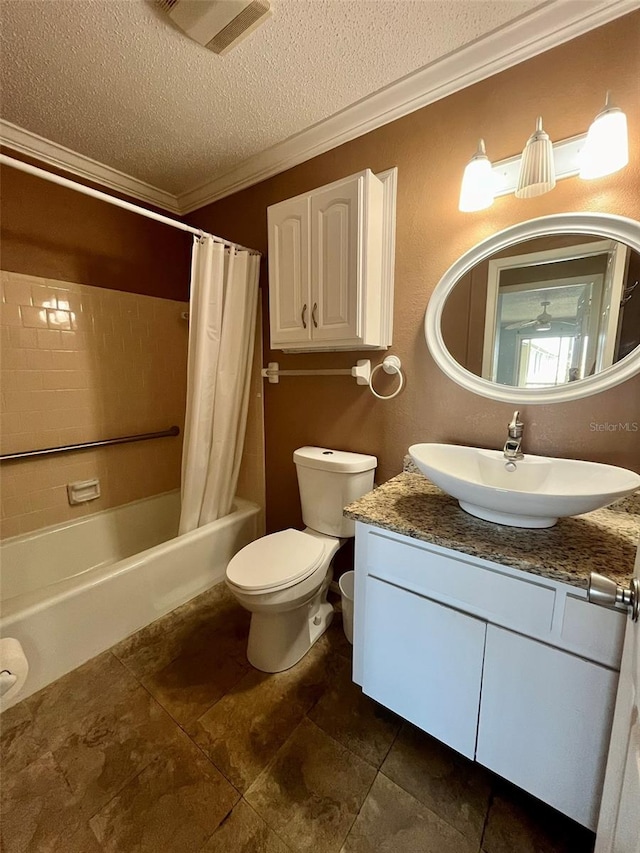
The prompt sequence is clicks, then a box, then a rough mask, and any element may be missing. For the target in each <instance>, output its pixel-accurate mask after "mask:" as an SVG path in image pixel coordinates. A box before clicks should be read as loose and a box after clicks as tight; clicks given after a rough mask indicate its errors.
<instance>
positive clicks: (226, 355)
mask: <svg viewBox="0 0 640 853" xmlns="http://www.w3.org/2000/svg"><path fill="white" fill-rule="evenodd" d="M259 260H260V259H259V256H258V255H252V254H250V253H249V252H245V251H237V250H235V249H225V247H224V246H223V245H222V244H221V243H216V242H215V241H214V240H212V239H211V238H210V237H203V238H196V239H194V243H193V253H192V257H191V296H190V310H189V360H188V378H187V410H186V420H185V428H184V446H183V451H182V490H181V491H182V513H181V515H180V533H181V534H182V533H187V532H188V531H189V530H194V529H195V528H196V527H201V526H202V525H203V524H207V523H208V522H210V521H215V520H216V519H217V518H221V517H222V516H223V515H227V513H228V512H229V511H230V509H231V503H232V501H233V497H234V494H235V490H236V486H237V483H238V473H239V470H240V461H241V458H242V448H243V445H244V435H245V428H246V422H247V407H248V403H249V386H250V371H251V361H252V358H253V341H254V330H255V322H256V308H257V303H258V274H259Z"/></svg>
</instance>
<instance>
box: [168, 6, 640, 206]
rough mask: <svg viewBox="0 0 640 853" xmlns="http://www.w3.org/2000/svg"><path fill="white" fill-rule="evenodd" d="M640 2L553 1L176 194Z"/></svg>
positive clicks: (377, 117) (232, 180)
mask: <svg viewBox="0 0 640 853" xmlns="http://www.w3.org/2000/svg"><path fill="white" fill-rule="evenodd" d="M637 8H640V2H638V0H614V2H610V0H596V2H593V0H569V2H563V0H552V2H550V3H547V4H545V5H544V6H542V7H540V8H539V9H536V10H534V11H533V12H531V13H529V14H527V15H524V16H522V17H520V18H518V19H517V20H515V21H513V22H511V23H510V24H507V25H506V26H504V27H502V28H500V29H499V30H495V31H494V32H493V33H490V34H489V35H487V36H483V37H482V38H480V39H478V40H477V41H475V42H472V43H471V44H468V45H465V46H464V47H462V48H460V49H458V50H456V51H454V52H453V53H451V54H449V55H448V56H445V57H443V58H442V59H438V60H436V61H435V62H433V63H431V64H430V65H427V66H425V67H424V68H421V69H420V70H419V71H416V72H414V73H412V74H409V75H408V76H407V77H404V78H403V79H402V80H399V81H397V82H395V83H392V84H390V85H389V86H387V87H385V88H384V89H380V90H379V91H378V92H375V93H374V94H373V95H369V96H368V97H366V98H363V99H362V100H361V101H358V102H357V103H355V104H353V105H351V106H349V107H346V108H345V109H344V110H341V111H340V112H338V113H336V114H335V115H333V116H330V117H329V118H327V119H324V120H323V121H321V122H318V123H317V124H315V125H313V126H312V127H310V128H308V129H306V130H304V131H302V132H301V133H298V134H295V135H294V136H291V137H289V138H288V139H286V140H284V141H283V142H280V143H277V144H276V145H273V146H272V147H271V148H268V149H266V150H265V151H262V152H261V153H260V154H256V155H255V156H253V157H250V158H248V159H247V160H244V161H243V162H242V163H240V164H239V165H238V166H236V167H234V168H233V169H230V170H229V171H228V172H226V173H224V174H222V175H217V176H216V177H215V178H213V179H212V180H210V181H207V182H206V183H203V184H201V185H199V186H197V187H194V188H193V189H192V190H189V191H187V192H184V193H181V194H180V195H179V196H178V202H179V204H180V208H181V210H182V212H183V213H191V212H192V211H194V210H197V209H198V208H200V207H204V206H205V205H207V204H211V203H212V202H215V201H219V200H220V199H222V198H224V197H225V196H228V195H232V194H233V193H236V192H239V191H240V190H243V189H246V188H247V187H250V186H252V185H253V184H257V183H259V182H260V181H264V180H266V179H267V178H271V177H273V176H274V175H277V174H279V173H280V172H284V171H286V170H287V169H290V168H292V167H293V166H297V165H299V164H300V163H304V162H305V161H306V160H310V159H311V158H312V157H317V156H318V155H319V154H324V153H325V152H326V151H330V150H331V149H332V148H337V147H338V146H339V145H343V144H344V143H345V142H349V141H351V140H352V139H356V138H357V137H359V136H363V135H364V134H365V133H369V132H370V131H372V130H375V129H376V128H378V127H382V126H383V125H385V124H388V123H390V122H392V121H396V120H397V119H399V118H402V116H405V115H408V114H409V113H412V112H414V111H415V110H419V109H421V108H422V107H425V106H427V105H428V104H432V103H434V102H435V101H439V100H441V99H442V98H445V97H447V96H448V95H452V94H454V93H455V92H458V91H460V90H461V89H464V88H466V87H467V86H471V85H473V84H474V83H479V82H480V81H481V80H485V79H486V78H487V77H491V76H493V75H494V74H498V73H499V72H500V71H504V70H506V69H507V68H511V67H512V66H513V65H517V64H519V63H520V62H524V61H525V60H527V59H531V58H532V57H534V56H537V55H538V54H540V53H544V52H545V51H547V50H550V49H551V48H553V47H557V46H558V45H560V44H563V43H564V42H567V41H570V40H571V39H574V38H576V37H577V36H580V35H583V34H584V33H587V32H589V31H590V30H593V29H596V28H597V27H600V26H602V25H603V24H606V23H608V22H609V21H613V20H615V19H616V18H619V17H621V16H622V15H626V14H627V13H628V12H631V11H633V10H634V9H637Z"/></svg>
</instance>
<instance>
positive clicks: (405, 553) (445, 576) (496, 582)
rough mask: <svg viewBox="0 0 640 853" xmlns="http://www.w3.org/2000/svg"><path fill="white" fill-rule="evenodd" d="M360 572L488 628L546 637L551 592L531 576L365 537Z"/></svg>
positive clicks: (374, 535)
mask: <svg viewBox="0 0 640 853" xmlns="http://www.w3.org/2000/svg"><path fill="white" fill-rule="evenodd" d="M366 572H367V574H368V575H372V576H374V577H378V578H380V579H382V580H386V581H389V582H390V583H393V584H397V585H398V586H401V587H404V588H405V589H410V590H412V591H414V592H417V593H419V594H421V595H424V596H426V597H427V598H431V599H433V600H434V601H440V602H442V603H443V604H447V605H449V606H451V607H457V608H460V609H461V610H465V611H467V612H471V613H473V614H474V615H477V616H480V617H482V618H484V619H487V620H489V621H490V622H496V623H498V624H501V625H504V626H506V627H515V628H517V630H519V631H524V632H526V633H531V634H534V635H535V636H539V637H545V636H548V635H549V633H550V631H551V625H552V619H553V608H554V603H555V598H556V590H555V588H554V587H553V586H550V585H546V584H545V583H544V580H543V579H540V578H537V577H536V576H534V575H531V576H529V575H527V576H526V577H524V578H522V579H520V578H514V577H511V576H509V575H507V574H503V573H501V572H500V571H498V570H493V569H491V568H486V567H480V566H477V565H475V564H474V563H472V562H467V561H466V560H464V559H457V558H456V557H450V556H445V555H444V554H440V553H438V552H436V551H433V550H431V549H430V548H428V547H426V546H423V545H421V544H418V543H416V544H415V545H414V544H413V543H406V542H401V541H398V539H395V538H393V539H392V538H391V537H389V536H386V535H384V534H382V533H369V535H368V542H367V561H366ZM529 578H531V579H529Z"/></svg>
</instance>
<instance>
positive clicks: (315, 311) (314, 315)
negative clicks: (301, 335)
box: [311, 302, 318, 329]
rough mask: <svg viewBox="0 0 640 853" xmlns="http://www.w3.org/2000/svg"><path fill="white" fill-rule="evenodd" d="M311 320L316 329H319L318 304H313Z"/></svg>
mask: <svg viewBox="0 0 640 853" xmlns="http://www.w3.org/2000/svg"><path fill="white" fill-rule="evenodd" d="M311 319H312V320H313V325H314V326H315V328H316V329H317V328H318V303H317V302H314V303H313V308H312V309H311Z"/></svg>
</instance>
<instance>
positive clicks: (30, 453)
mask: <svg viewBox="0 0 640 853" xmlns="http://www.w3.org/2000/svg"><path fill="white" fill-rule="evenodd" d="M175 435H180V427H177V426H172V427H169V429H165V430H162V432H144V433H140V435H123V436H121V437H120V438H105V439H103V440H102V441H85V442H83V443H82V444H66V445H63V446H62V447H44V448H42V450H23V451H22V452H21V453H4V454H3V455H2V456H0V462H14V461H15V460H16V459H33V458H34V457H36V456H51V455H53V454H54V453H69V452H71V451H72V450H88V449H89V448H90V447H107V445H110V444H128V443H129V442H132V441H147V439H150V438H168V437H169V436H175Z"/></svg>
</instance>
